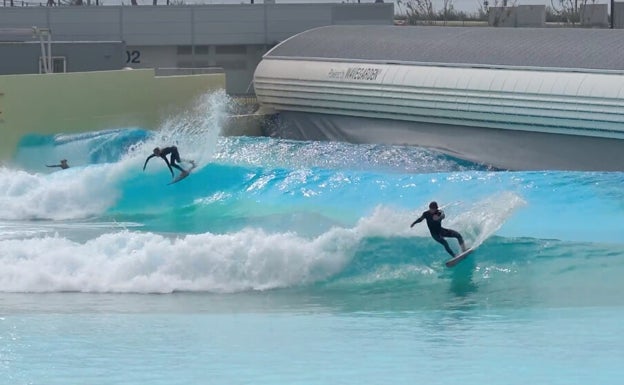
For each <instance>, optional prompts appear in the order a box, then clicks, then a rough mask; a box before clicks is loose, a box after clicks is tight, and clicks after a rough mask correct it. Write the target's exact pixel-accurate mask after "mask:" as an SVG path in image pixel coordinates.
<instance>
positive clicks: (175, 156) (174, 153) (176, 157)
mask: <svg viewBox="0 0 624 385" xmlns="http://www.w3.org/2000/svg"><path fill="white" fill-rule="evenodd" d="M169 154H171V156H170V159H171V162H169V160H167V155H169ZM155 156H159V157H161V158H163V160H164V161H165V163H167V167H169V171H171V176H173V169H172V168H171V167H175V168H177V169H178V170H180V171H181V172H186V170H185V169H183V168H182V167H180V166H178V165H177V164H176V162H181V160H180V153H179V152H178V148H177V147H176V146H171V147H165V148H162V149H161V150H160V155H156V154H152V155H150V156H148V157H147V159H145V164H144V165H143V170H145V166H147V162H149V160H150V159H152V158H153V157H155Z"/></svg>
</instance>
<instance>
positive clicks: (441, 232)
mask: <svg viewBox="0 0 624 385" xmlns="http://www.w3.org/2000/svg"><path fill="white" fill-rule="evenodd" d="M424 219H426V220H427V227H429V232H430V233H431V237H432V238H433V239H435V240H436V241H438V242H440V243H441V244H442V246H444V248H445V249H446V252H447V253H449V254H451V256H453V257H455V253H454V252H453V250H452V249H451V247H450V246H449V244H448V242H447V241H446V239H444V238H457V241H458V242H459V246H460V247H461V249H462V251H466V245H465V244H464V239H463V238H462V236H461V234H460V233H458V232H457V231H455V230H451V229H445V228H444V227H442V219H444V212H443V211H442V210H440V209H438V204H437V203H436V202H431V203H429V210H427V211H425V212H423V213H422V215H421V216H420V218H418V219H416V220H415V221H414V222H413V223H412V224H411V225H410V227H414V225H415V224H416V223H420V222H422V221H423V220H424Z"/></svg>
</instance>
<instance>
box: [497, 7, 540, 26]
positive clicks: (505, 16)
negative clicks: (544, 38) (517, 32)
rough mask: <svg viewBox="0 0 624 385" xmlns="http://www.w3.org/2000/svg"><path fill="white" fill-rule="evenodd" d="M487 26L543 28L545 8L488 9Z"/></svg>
mask: <svg viewBox="0 0 624 385" xmlns="http://www.w3.org/2000/svg"><path fill="white" fill-rule="evenodd" d="M488 24H489V25H490V26H493V27H533V28H534V27H543V26H545V25H546V6H545V5H519V6H517V7H490V8H488Z"/></svg>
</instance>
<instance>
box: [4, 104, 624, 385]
mask: <svg viewBox="0 0 624 385" xmlns="http://www.w3.org/2000/svg"><path fill="white" fill-rule="evenodd" d="M227 107H228V101H227V99H226V98H224V97H223V96H222V95H210V96H208V97H207V98H206V99H205V100H204V101H203V102H202V103H200V104H199V105H198V107H197V108H196V109H195V110H193V111H190V112H189V113H188V114H187V115H185V116H179V117H172V118H171V119H170V120H169V121H167V122H166V123H165V124H163V126H162V128H161V129H160V130H159V131H157V132H148V131H145V130H142V129H141V128H137V127H131V128H119V127H117V128H114V129H111V130H107V131H103V132H95V133H88V134H81V135H57V136H54V137H29V138H26V139H25V140H24V141H23V142H22V143H21V144H20V148H19V150H18V153H17V155H16V158H15V165H13V166H8V167H6V166H5V167H1V168H0V203H1V204H0V384H144V383H150V384H207V383H211V384H213V383H214V384H250V383H253V384H275V383H288V384H295V383H296V384H327V383H332V384H333V383H337V384H382V383H399V384H413V383H427V384H456V383H460V382H461V383H463V384H483V383H488V384H489V383H497V384H526V383H530V382H534V383H548V384H587V383H599V384H619V383H621V378H622V376H623V375H624V369H623V368H624V350H623V349H622V347H623V346H624V337H623V335H624V333H623V332H624V326H622V325H624V322H623V321H624V300H623V299H622V296H621V292H622V289H624V283H622V282H624V281H622V279H621V277H622V275H623V274H624V241H623V239H624V238H622V229H624V198H623V194H622V192H623V189H624V188H623V182H624V173H594V172H592V173H588V172H556V171H543V172H508V171H503V170H491V169H489V168H488V167H486V166H483V165H478V164H473V163H469V162H465V161H462V160H459V159H455V158H452V157H448V156H446V155H443V154H439V153H436V152H433V151H428V150H424V149H419V148H413V147H402V146H381V145H353V144H346V143H321V142H293V141H287V140H281V139H275V138H249V137H237V138H226V137H221V136H220V135H219V128H220V126H221V119H222V117H223V116H224V115H225V111H226V109H227ZM163 143H165V144H168V143H176V144H177V145H178V147H179V148H180V150H181V155H182V158H183V159H184V158H186V159H195V160H196V161H197V162H198V164H199V168H198V169H197V170H196V171H195V172H193V174H192V175H191V177H189V178H187V179H185V180H184V181H182V182H180V183H178V184H176V185H173V186H167V185H166V184H167V183H168V182H169V180H170V174H169V172H168V170H167V169H166V167H165V165H164V163H162V161H159V160H158V159H156V160H154V159H153V160H152V161H150V163H149V164H148V166H147V168H146V170H145V171H142V166H143V162H144V160H145V157H146V156H147V155H149V154H150V152H151V148H153V147H155V146H157V145H163ZM61 158H67V159H68V160H69V163H70V165H72V167H71V168H70V169H68V170H62V171H61V170H58V169H49V168H46V167H44V166H43V165H44V164H46V163H48V164H51V163H57V162H58V159H61ZM433 199H435V200H437V201H438V202H439V203H440V204H441V205H446V207H445V211H446V214H447V219H446V220H445V226H446V227H450V228H454V229H456V230H458V231H460V232H461V233H462V234H463V235H464V238H466V240H467V243H468V244H470V245H476V246H478V249H477V250H476V251H475V252H474V253H473V254H471V256H470V257H469V258H468V259H467V260H466V261H464V262H462V263H461V264H460V265H458V266H457V267H455V268H453V269H447V268H446V267H444V261H445V260H446V259H447V257H448V256H447V255H446V253H445V252H444V250H443V248H442V247H441V246H440V245H438V244H437V243H435V242H434V241H433V240H432V239H431V238H430V237H429V235H428V232H427V229H426V226H425V225H424V224H419V225H417V226H415V227H414V228H410V227H409V225H410V223H411V222H412V221H413V220H414V218H416V217H417V216H418V215H419V214H420V212H422V211H423V210H424V209H425V208H426V206H427V203H428V202H429V201H430V200H433ZM450 244H451V247H453V248H454V249H456V250H457V244H456V242H454V240H451V242H450Z"/></svg>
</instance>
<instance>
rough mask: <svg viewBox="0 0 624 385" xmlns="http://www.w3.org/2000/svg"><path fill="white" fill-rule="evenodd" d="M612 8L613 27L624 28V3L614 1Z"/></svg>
mask: <svg viewBox="0 0 624 385" xmlns="http://www.w3.org/2000/svg"><path fill="white" fill-rule="evenodd" d="M613 8H614V10H613V15H614V16H615V19H614V20H613V27H614V28H624V3H622V2H616V3H615V6H614V7H613Z"/></svg>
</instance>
